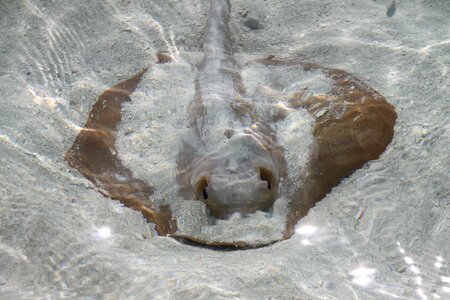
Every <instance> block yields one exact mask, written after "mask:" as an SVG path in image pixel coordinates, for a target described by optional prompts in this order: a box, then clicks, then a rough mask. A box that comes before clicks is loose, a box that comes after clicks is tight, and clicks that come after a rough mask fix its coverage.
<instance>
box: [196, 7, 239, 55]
mask: <svg viewBox="0 0 450 300" xmlns="http://www.w3.org/2000/svg"><path fill="white" fill-rule="evenodd" d="M229 20H230V1H229V0H211V2H210V7H209V12H208V23H207V25H206V35H205V41H204V43H203V52H204V54H205V56H208V57H214V58H218V59H222V58H226V57H230V56H232V42H231V34H230V28H229V27H228V21H229Z"/></svg>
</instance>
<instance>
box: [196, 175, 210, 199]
mask: <svg viewBox="0 0 450 300" xmlns="http://www.w3.org/2000/svg"><path fill="white" fill-rule="evenodd" d="M207 186H208V181H207V180H206V178H205V177H202V178H200V180H199V181H198V182H197V185H196V191H197V197H198V198H199V199H201V198H202V197H203V199H204V200H206V199H208V192H207V191H206V187H207Z"/></svg>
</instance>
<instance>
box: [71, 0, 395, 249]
mask: <svg viewBox="0 0 450 300" xmlns="http://www.w3.org/2000/svg"><path fill="white" fill-rule="evenodd" d="M229 15H230V3H229V1H228V0H213V1H211V5H210V10H209V14H208V21H207V26H206V34H205V42H204V46H203V59H202V60H201V62H200V64H199V65H198V72H197V76H196V77H195V80H194V86H195V97H194V99H192V101H191V102H190V104H189V105H188V107H189V109H188V110H187V111H186V119H188V120H189V122H188V126H187V127H188V128H189V131H190V132H191V133H192V134H191V135H190V136H189V139H183V138H182V137H180V139H182V141H181V143H180V145H181V146H180V148H179V149H174V151H177V152H178V154H177V162H176V165H177V168H176V170H175V172H176V176H175V178H174V182H173V185H176V186H177V194H176V195H173V198H174V199H175V198H177V199H181V200H180V201H185V203H193V204H195V203H196V205H197V204H199V205H200V207H201V209H200V210H199V211H202V212H203V215H201V216H200V217H198V218H197V217H196V216H195V214H192V213H191V212H189V213H185V216H180V215H182V214H183V212H180V211H176V205H173V204H172V202H171V201H167V202H164V201H158V199H155V198H154V195H153V192H154V189H155V188H157V187H153V186H150V185H149V184H148V183H146V182H145V181H143V180H140V179H136V178H135V177H134V176H133V172H132V170H130V169H129V168H128V167H126V166H125V165H124V163H123V162H122V161H121V160H120V159H119V158H118V156H117V149H116V139H117V130H118V125H119V123H120V121H121V112H122V105H123V104H124V103H126V102H130V101H131V98H130V95H131V94H132V93H133V91H134V90H135V89H136V87H137V86H138V84H139V82H140V81H141V78H142V76H143V75H144V74H145V73H146V71H147V69H145V70H143V71H141V72H140V73H138V74H137V75H135V76H134V77H132V78H130V79H128V80H125V81H123V82H121V83H119V84H117V85H114V86H113V87H111V88H109V89H108V90H106V91H105V92H103V93H102V94H101V95H100V97H99V98H98V100H97V102H96V103H95V104H94V106H93V108H92V110H91V112H90V114H89V117H88V121H87V123H86V125H85V127H84V129H82V130H81V132H80V133H79V134H78V136H77V137H76V139H75V142H74V144H73V145H72V147H71V148H70V149H69V151H68V152H67V153H66V160H67V161H68V163H69V165H70V166H71V167H74V168H76V169H78V171H79V172H80V173H81V174H83V175H84V176H85V177H86V178H88V179H89V180H91V181H92V182H93V183H94V184H95V185H96V186H98V187H99V188H100V191H101V192H102V193H103V194H104V195H106V196H108V197H110V198H112V199H116V200H120V201H121V202H122V203H124V204H125V205H126V206H129V207H132V208H134V209H136V210H139V211H141V212H142V213H143V215H144V216H145V217H146V218H147V219H148V220H149V221H150V222H153V223H154V224H155V225H156V230H157V231H158V233H159V234H160V235H170V236H173V237H178V238H184V239H188V240H191V241H194V242H197V243H200V244H206V245H210V246H237V247H255V246H264V245H267V244H271V243H273V242H275V241H278V240H282V239H286V238H288V237H290V236H291V235H292V234H293V232H294V227H295V224H296V223H297V221H298V220H299V219H300V218H301V217H303V216H305V215H306V214H307V212H308V210H309V209H310V208H311V207H313V206H314V205H315V203H316V202H317V201H320V200H321V199H323V198H324V197H325V195H326V194H327V193H328V192H329V191H330V190H331V189H332V188H333V187H334V186H336V185H337V184H338V183H339V182H340V181H341V180H342V178H344V177H346V176H349V175H350V174H351V173H352V172H353V171H354V170H356V169H358V168H360V167H361V166H362V165H363V164H364V163H366V162H367V161H369V160H373V159H377V158H378V157H379V155H380V154H381V153H382V152H383V151H384V150H385V148H386V147H387V145H388V144H389V143H390V141H391V140H392V136H393V128H394V125H395V120H396V113H395V111H394V108H393V106H392V105H390V104H389V103H388V102H387V101H386V100H385V99H384V97H382V96H381V95H380V94H379V93H378V92H376V91H375V90H373V89H371V88H370V87H368V86H367V85H365V84H364V83H363V82H362V81H360V80H359V79H357V78H355V77H354V76H352V75H350V74H349V73H347V72H345V71H342V70H338V69H328V68H324V67H321V66H319V65H316V64H311V63H305V62H295V61H282V60H277V59H275V58H274V57H268V58H265V59H259V60H252V61H250V62H247V63H245V64H243V65H241V64H240V63H239V62H238V61H237V60H236V59H235V57H234V55H233V53H232V43H231V38H230V36H231V34H230V30H229V27H228V21H229ZM158 58H159V63H170V60H169V59H167V57H166V56H162V55H160V56H159V57H158ZM243 72H244V73H245V74H247V73H252V72H253V73H256V74H258V76H259V77H261V78H263V77H264V78H266V79H268V80H265V79H264V80H263V79H261V80H260V81H261V82H257V83H256V84H253V85H252V84H251V83H249V82H246V81H245V78H243V76H242V73H243ZM264 74H268V75H267V76H266V75H264ZM270 74H283V76H282V77H281V78H282V79H280V78H279V77H277V76H273V75H270ZM291 74H292V75H291ZM298 74H300V75H298ZM311 74H312V75H311ZM286 75H287V76H286ZM298 76H300V77H299V78H300V79H299V78H297V77H298ZM251 78H252V81H258V80H259V79H257V78H255V77H251ZM304 78H307V79H308V80H309V81H308V82H307V83H302V82H303V81H302V80H303V79H304ZM315 78H320V80H318V81H316V79H315ZM290 81H295V82H296V84H291V82H290ZM317 82H319V83H317ZM246 83H247V84H248V85H250V86H255V85H258V86H259V87H258V88H251V87H250V88H248V87H247V86H246ZM285 86H287V87H285ZM302 111H306V112H307V114H309V118H310V119H311V120H312V125H311V127H307V131H308V133H310V135H311V142H310V144H309V146H308V149H309V150H308V151H307V153H306V155H307V161H306V163H305V164H304V165H303V166H302V167H301V170H299V169H300V168H299V167H297V165H296V164H295V163H294V161H295V159H296V155H298V157H300V156H302V155H303V156H304V153H298V154H297V153H296V148H295V147H292V146H289V145H290V144H289V143H283V141H285V140H286V138H285V137H284V138H283V134H284V133H283V130H285V129H286V127H283V126H282V124H285V123H286V122H287V120H290V122H291V123H290V124H291V125H290V126H291V127H292V122H294V123H295V122H296V119H295V116H297V113H299V112H302ZM300 115H301V114H300ZM292 120H293V121H292ZM283 122H284V123H283ZM284 136H286V134H284ZM296 137H297V136H296V135H295V134H290V135H289V138H291V139H292V138H294V139H295V138H296ZM298 137H299V138H298V139H300V141H297V142H300V143H302V140H301V139H302V137H303V136H302V135H299V136H298ZM305 143H306V141H305ZM291 144H292V143H291ZM299 151H300V150H299ZM173 203H175V202H173ZM189 218H194V219H195V218H197V220H189ZM252 218H254V219H257V220H258V222H256V223H255V222H254V223H251V222H248V221H247V220H252ZM186 220H188V221H189V222H190V221H192V223H193V224H194V225H192V226H190V227H186V226H185V225H183V224H185V223H189V222H186ZM274 220H275V221H274ZM261 221H262V222H267V224H269V225H268V226H266V227H264V226H261ZM244 223H245V224H244ZM255 224H256V225H255ZM272 227H273V228H272ZM217 228H220V230H219V231H217V230H216V229H217ZM261 228H262V229H261ZM230 232H232V234H230ZM255 232H256V233H255Z"/></svg>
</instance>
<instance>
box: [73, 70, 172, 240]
mask: <svg viewBox="0 0 450 300" xmlns="http://www.w3.org/2000/svg"><path fill="white" fill-rule="evenodd" d="M146 71H147V69H144V70H142V71H141V72H139V73H138V74H136V75H135V76H133V77H131V78H130V79H127V80H125V81H122V82H120V83H118V84H116V85H114V86H112V87H110V88H109V89H107V90H106V91H104V92H103V93H102V94H101V95H100V96H99V97H98V99H97V101H96V102H95V104H94V105H93V107H92V109H91V111H90V113H89V116H88V120H87V122H86V125H85V126H84V128H83V129H82V130H81V131H80V133H79V134H78V136H77V137H76V138H75V141H74V143H73V145H72V147H71V148H70V149H69V150H68V151H67V153H66V155H65V159H66V160H67V162H68V164H69V165H70V166H71V167H72V168H75V169H77V170H78V171H79V172H80V173H81V174H82V175H83V176H85V177H86V178H87V179H89V180H90V181H92V182H93V183H94V184H95V185H96V186H97V187H99V188H100V191H101V192H102V193H103V194H104V195H105V196H107V197H110V198H112V199H115V200H119V201H120V202H122V203H123V204H124V205H125V206H128V207H131V208H133V209H135V210H138V211H140V212H142V214H143V215H144V216H145V217H146V218H147V219H148V220H149V221H150V222H153V223H155V224H156V230H157V231H158V233H159V234H160V235H167V234H170V233H173V232H175V231H176V226H175V225H174V223H173V222H172V217H171V212H170V209H168V207H160V208H158V210H157V209H156V207H154V204H153V201H152V198H151V196H152V194H153V188H152V187H151V186H149V185H148V184H146V183H145V182H144V181H142V180H140V179H136V178H134V177H133V173H132V172H131V170H129V169H128V168H127V167H125V166H124V165H123V164H122V162H121V161H120V159H119V158H118V156H117V151H116V146H115V143H116V136H117V127H118V124H119V122H120V121H121V117H122V114H121V110H122V104H123V103H125V102H129V101H131V98H130V95H131V93H133V92H134V90H135V89H136V87H137V85H138V84H139V82H140V81H141V78H142V76H143V75H144V74H145V72H146Z"/></svg>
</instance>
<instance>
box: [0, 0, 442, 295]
mask: <svg viewBox="0 0 450 300" xmlns="http://www.w3.org/2000/svg"><path fill="white" fill-rule="evenodd" d="M74 2H75V3H74ZM391 2H392V1H381V0H377V1H372V0H365V1H356V2H352V1H346V0H340V1H312V0H311V1H310V0H304V1H296V0H287V1H282V2H281V1H263V0H257V1H248V0H245V1H244V0H243V1H232V5H233V12H232V19H231V23H230V26H231V31H232V32H233V37H234V40H235V51H236V52H237V53H238V54H239V53H240V54H248V55H255V56H258V55H260V56H261V57H264V56H267V55H269V54H274V55H276V56H279V57H283V58H289V59H304V60H307V61H313V62H318V63H320V64H322V65H325V66H329V67H338V68H342V69H344V70H347V71H349V72H350V73H353V74H355V75H357V76H358V77H360V78H361V79H364V80H365V81H366V82H367V83H368V84H369V85H370V86H372V87H373V88H375V89H377V90H378V91H379V92H380V93H381V94H383V95H384V96H385V97H386V98H387V99H388V101H389V102H390V103H392V104H394V105H395V106H396V110H397V113H398V116H399V117H398V121H397V125H396V132H395V136H394V140H393V142H392V144H391V145H390V146H389V147H388V149H387V151H386V152H385V153H384V154H383V155H382V157H381V158H380V159H379V160H377V161H373V162H371V163H369V164H368V165H367V166H365V167H364V168H362V169H360V170H358V171H357V172H356V173H355V174H353V175H352V176H351V177H350V178H348V179H346V180H344V182H343V183H342V184H340V185H339V186H338V187H336V188H335V189H333V191H332V192H331V193H330V194H329V195H328V196H327V197H326V198H325V199H324V200H322V201H321V202H320V203H319V204H318V205H317V206H316V207H315V208H313V209H312V210H311V211H310V212H309V214H308V216H307V217H305V218H303V219H302V220H300V222H299V223H298V225H297V234H296V235H295V236H293V237H292V238H291V239H289V240H287V241H283V242H280V243H276V244H274V245H273V246H270V247H266V248H261V249H256V250H246V251H234V252H219V251H213V250H208V249H201V248H195V247H190V246H187V245H182V244H179V243H178V242H176V241H175V240H172V239H170V238H164V237H157V236H155V234H154V231H153V228H152V226H151V224H148V223H146V222H145V220H144V219H143V218H142V216H141V215H140V214H139V213H137V212H134V211H132V210H130V209H127V208H124V207H122V206H121V205H120V203H116V202H113V201H111V200H110V199H107V198H104V197H103V196H102V195H101V194H100V193H98V192H97V190H96V189H95V187H94V186H93V185H92V184H91V183H90V182H89V181H87V180H86V179H84V178H83V177H82V176H81V175H79V174H78V173H77V172H76V171H74V170H71V169H69V167H68V166H67V164H66V163H65V162H64V160H63V155H64V153H65V152H66V150H67V149H68V148H69V147H70V145H71V144H72V142H73V139H74V137H75V136H76V134H77V130H78V129H79V128H80V126H82V125H83V124H84V122H85V120H86V117H87V113H88V112H89V110H90V107H91V105H92V104H93V103H94V101H95V99H96V97H97V96H98V95H99V94H100V93H101V91H103V90H104V89H105V88H107V87H109V86H110V85H112V84H114V83H116V82H118V81H120V80H121V79H124V78H127V77H129V76H130V74H134V73H135V72H136V71H137V70H139V69H142V68H143V67H145V66H147V65H151V64H153V63H154V61H155V59H154V57H155V53H156V52H158V51H162V50H165V51H171V52H172V53H173V54H174V55H178V54H180V53H182V52H186V51H189V52H195V51H199V50H201V37H202V28H203V24H204V21H205V15H204V14H205V13H206V8H207V1H194V0H190V1H156V0H153V1H137V0H136V1H133V0H128V1H126V0H124V1H119V0H118V1H112V0H110V1H103V2H94V1H31V0H23V1H12V0H10V1H2V2H1V3H0V35H1V41H2V43H1V46H0V62H1V66H2V68H1V70H0V76H1V80H0V91H1V95H2V98H1V100H0V298H3V299H24V298H33V299H35V298H49V299H59V298H80V297H85V298H91V299H97V298H98V299H103V298H124V299H130V298H135V299H148V298H155V299H159V298H161V299H167V298H173V299H178V298H186V299H191V298H200V299H211V298H212V299H225V298H226V299H230V298H231V299H233V298H234V299H268V298H277V299H446V298H449V297H450V271H449V269H450V267H449V260H450V242H449V236H450V232H449V231H450V230H449V222H450V221H449V220H450V210H449V204H450V203H449V201H450V200H449V199H450V186H449V182H450V157H449V151H448V149H449V148H450V133H449V130H450V125H449V124H450V80H449V78H450V76H449V74H448V72H449V69H448V66H449V65H450V40H449V36H450V31H449V28H450V5H449V3H448V1H447V0H441V1H431V0H429V1H418V0H414V1H396V10H395V13H394V15H393V16H391V17H387V16H386V11H387V8H388V7H389V5H390V4H391ZM247 10H248V12H247V15H246V17H243V16H242V15H245V11H247ZM250 17H252V18H256V19H257V20H259V22H260V23H261V25H263V28H262V29H259V30H251V29H249V28H248V27H246V26H245V25H244V24H243V22H244V21H245V20H246V18H250ZM138 109H139V108H136V110H138Z"/></svg>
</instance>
